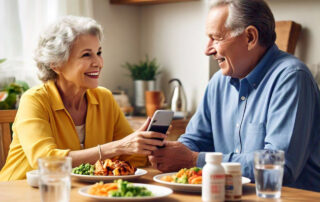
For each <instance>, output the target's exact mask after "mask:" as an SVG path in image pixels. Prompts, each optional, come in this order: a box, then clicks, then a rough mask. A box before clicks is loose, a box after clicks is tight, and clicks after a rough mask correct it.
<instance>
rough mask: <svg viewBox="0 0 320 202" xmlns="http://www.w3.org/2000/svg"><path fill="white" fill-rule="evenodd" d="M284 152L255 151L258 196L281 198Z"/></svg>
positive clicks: (255, 176)
mask: <svg viewBox="0 0 320 202" xmlns="http://www.w3.org/2000/svg"><path fill="white" fill-rule="evenodd" d="M283 165H284V152H283V151H281V150H259V151H256V152H254V179H255V183H256V193H257V196H259V197H262V198H280V196H281V187H282V178H283Z"/></svg>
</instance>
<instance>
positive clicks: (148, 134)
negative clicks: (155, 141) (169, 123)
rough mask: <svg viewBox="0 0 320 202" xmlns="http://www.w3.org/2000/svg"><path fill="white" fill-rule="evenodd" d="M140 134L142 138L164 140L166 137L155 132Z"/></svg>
mask: <svg viewBox="0 0 320 202" xmlns="http://www.w3.org/2000/svg"><path fill="white" fill-rule="evenodd" d="M140 134H141V135H142V136H143V137H144V138H160V139H164V138H165V137H166V135H165V134H163V133H157V132H153V131H146V132H141V133H140Z"/></svg>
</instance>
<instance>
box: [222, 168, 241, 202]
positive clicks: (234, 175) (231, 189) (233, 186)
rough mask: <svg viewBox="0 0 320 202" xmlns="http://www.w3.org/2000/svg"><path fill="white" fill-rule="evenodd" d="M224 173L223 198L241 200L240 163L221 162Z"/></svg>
mask: <svg viewBox="0 0 320 202" xmlns="http://www.w3.org/2000/svg"><path fill="white" fill-rule="evenodd" d="M221 165H222V166H223V168H224V171H225V174H226V187H225V200H226V201H241V196H242V176H241V164H240V163H231V162H230V163H221Z"/></svg>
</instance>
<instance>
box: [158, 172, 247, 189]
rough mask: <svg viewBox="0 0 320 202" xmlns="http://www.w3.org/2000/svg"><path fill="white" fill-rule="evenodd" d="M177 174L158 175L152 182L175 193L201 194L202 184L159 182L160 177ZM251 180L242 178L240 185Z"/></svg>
mask: <svg viewBox="0 0 320 202" xmlns="http://www.w3.org/2000/svg"><path fill="white" fill-rule="evenodd" d="M175 174H177V173H176V172H174V173H164V174H159V175H156V176H154V177H153V180H154V181H156V182H159V183H161V184H164V185H166V186H167V187H170V188H171V189H173V190H175V191H184V192H201V187H202V184H181V183H175V182H166V181H163V180H161V178H162V177H164V176H172V175H175ZM250 181H251V180H250V179H249V178H246V177H242V184H247V183H249V182H250Z"/></svg>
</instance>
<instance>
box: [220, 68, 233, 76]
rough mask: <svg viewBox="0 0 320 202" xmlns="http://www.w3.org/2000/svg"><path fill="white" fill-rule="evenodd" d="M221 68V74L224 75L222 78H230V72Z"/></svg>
mask: <svg viewBox="0 0 320 202" xmlns="http://www.w3.org/2000/svg"><path fill="white" fill-rule="evenodd" d="M220 68H221V73H222V74H223V75H224V76H231V72H230V71H228V70H227V69H224V68H222V67H220Z"/></svg>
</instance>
